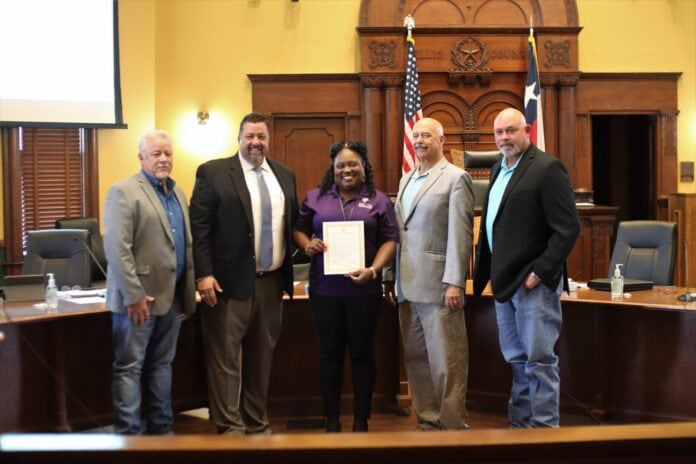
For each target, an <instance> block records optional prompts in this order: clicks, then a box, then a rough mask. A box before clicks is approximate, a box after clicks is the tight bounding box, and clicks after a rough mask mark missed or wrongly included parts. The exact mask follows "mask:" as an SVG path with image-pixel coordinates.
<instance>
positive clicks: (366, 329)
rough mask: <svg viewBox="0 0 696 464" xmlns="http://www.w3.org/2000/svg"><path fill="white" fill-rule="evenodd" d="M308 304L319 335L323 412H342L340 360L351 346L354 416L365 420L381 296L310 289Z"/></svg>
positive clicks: (372, 380) (331, 414) (369, 406)
mask: <svg viewBox="0 0 696 464" xmlns="http://www.w3.org/2000/svg"><path fill="white" fill-rule="evenodd" d="M309 303H310V307H311V310H312V317H313V319H314V326H315V328H316V330H317V335H318V336H319V381H320V384H321V391H322V395H323V397H324V415H325V416H326V417H328V418H332V419H337V418H339V417H340V415H341V389H342V388H343V359H344V357H345V352H346V346H347V347H348V348H349V349H350V361H351V375H352V379H353V415H354V416H355V417H356V418H358V419H368V418H369V417H370V412H371V409H372V390H373V388H374V384H375V371H376V367H375V354H374V351H375V350H374V338H375V329H376V328H377V321H378V320H379V310H380V295H379V294H377V293H375V294H373V295H365V296H355V297H340V298H339V297H330V296H324V295H317V294H316V293H312V292H311V291H310V294H309Z"/></svg>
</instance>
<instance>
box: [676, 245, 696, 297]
mask: <svg viewBox="0 0 696 464" xmlns="http://www.w3.org/2000/svg"><path fill="white" fill-rule="evenodd" d="M684 286H685V287H686V293H684V294H683V295H679V296H678V297H677V300H679V301H684V302H687V303H688V302H690V301H696V293H691V291H690V290H689V250H688V248H687V247H686V240H684Z"/></svg>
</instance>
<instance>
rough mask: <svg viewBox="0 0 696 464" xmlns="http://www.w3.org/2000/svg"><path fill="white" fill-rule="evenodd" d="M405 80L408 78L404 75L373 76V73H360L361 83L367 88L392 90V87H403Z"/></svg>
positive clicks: (382, 74)
mask: <svg viewBox="0 0 696 464" xmlns="http://www.w3.org/2000/svg"><path fill="white" fill-rule="evenodd" d="M404 79H406V76H405V75H404V74H401V73H399V74H384V73H381V74H372V73H360V82H361V83H362V85H363V87H366V88H370V89H373V88H378V89H381V88H385V87H386V88H390V87H402V86H403V85H404Z"/></svg>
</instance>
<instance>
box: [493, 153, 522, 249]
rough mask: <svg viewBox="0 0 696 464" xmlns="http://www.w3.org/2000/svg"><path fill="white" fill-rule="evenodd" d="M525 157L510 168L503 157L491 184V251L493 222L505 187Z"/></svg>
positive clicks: (520, 158)
mask: <svg viewBox="0 0 696 464" xmlns="http://www.w3.org/2000/svg"><path fill="white" fill-rule="evenodd" d="M523 157H524V155H522V156H520V157H519V158H518V159H517V162H516V163H515V164H514V165H513V166H512V167H510V168H508V167H506V166H505V162H506V160H505V158H503V160H502V161H501V162H500V173H499V174H498V177H496V179H495V182H493V185H491V191H490V193H489V194H488V209H487V210H486V238H487V239H488V248H490V250H491V253H493V224H494V223H495V217H496V216H497V215H498V209H499V208H500V202H501V201H502V199H503V193H505V188H506V187H507V185H508V182H510V179H511V178H512V175H513V174H514V173H515V169H516V168H517V165H518V164H520V161H521V160H522V158H523Z"/></svg>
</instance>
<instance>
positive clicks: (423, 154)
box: [413, 118, 445, 173]
mask: <svg viewBox="0 0 696 464" xmlns="http://www.w3.org/2000/svg"><path fill="white" fill-rule="evenodd" d="M444 134H445V131H444V129H443V128H442V124H440V122H439V121H437V120H435V119H433V118H423V119H421V120H420V121H418V122H417V123H416V124H415V125H414V126H413V148H414V149H415V151H416V156H417V157H418V161H420V168H419V170H420V172H421V173H423V172H425V171H427V170H428V169H430V168H431V167H433V165H434V164H435V163H437V162H438V161H440V159H441V158H442V157H443V147H444V145H445V135H444Z"/></svg>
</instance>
